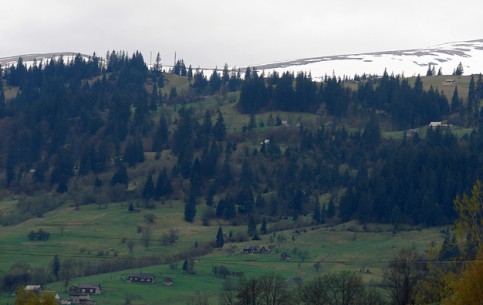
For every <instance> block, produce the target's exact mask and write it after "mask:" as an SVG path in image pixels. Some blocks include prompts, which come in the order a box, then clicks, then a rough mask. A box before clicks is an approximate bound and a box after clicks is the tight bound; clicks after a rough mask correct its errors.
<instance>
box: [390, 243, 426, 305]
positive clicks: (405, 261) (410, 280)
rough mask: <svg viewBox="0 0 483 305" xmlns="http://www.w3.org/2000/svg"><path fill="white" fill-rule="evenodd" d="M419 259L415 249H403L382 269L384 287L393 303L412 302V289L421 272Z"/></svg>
mask: <svg viewBox="0 0 483 305" xmlns="http://www.w3.org/2000/svg"><path fill="white" fill-rule="evenodd" d="M420 260H421V259H420V257H419V255H418V254H417V253H416V251H415V250H412V249H403V250H401V252H399V255H398V257H397V258H396V259H395V261H393V262H391V263H390V264H389V267H388V268H387V269H386V270H385V271H384V284H385V288H386V290H387V291H388V292H389V295H390V297H391V301H392V303H393V304H397V305H407V304H413V303H414V300H413V291H414V288H415V285H416V282H417V280H418V278H419V276H420V272H421V270H420V264H419V261H420Z"/></svg>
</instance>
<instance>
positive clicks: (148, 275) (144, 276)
mask: <svg viewBox="0 0 483 305" xmlns="http://www.w3.org/2000/svg"><path fill="white" fill-rule="evenodd" d="M128 277H138V278H141V279H152V278H154V277H155V276H154V274H152V273H131V274H129V275H128Z"/></svg>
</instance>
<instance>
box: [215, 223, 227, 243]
mask: <svg viewBox="0 0 483 305" xmlns="http://www.w3.org/2000/svg"><path fill="white" fill-rule="evenodd" d="M215 244H216V247H217V248H223V245H224V244H225V239H224V237H223V230H222V229H221V226H220V227H218V232H217V233H216V243H215Z"/></svg>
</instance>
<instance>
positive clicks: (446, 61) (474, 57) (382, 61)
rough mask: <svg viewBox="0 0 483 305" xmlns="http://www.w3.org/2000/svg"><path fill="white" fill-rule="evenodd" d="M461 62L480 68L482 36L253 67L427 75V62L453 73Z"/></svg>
mask: <svg viewBox="0 0 483 305" xmlns="http://www.w3.org/2000/svg"><path fill="white" fill-rule="evenodd" d="M460 62H461V63H462V64H463V67H464V74H478V73H481V72H483V39H479V40H471V41H461V42H451V43H445V44H441V45H437V46H433V47H429V48H425V49H412V50H399V51H383V52H373V53H362V54H347V55H333V56H321V57H313V58H303V59H297V60H287V61H281V62H275V63H268V64H263V65H258V66H256V67H257V68H258V70H259V71H265V72H271V71H277V72H279V73H283V72H285V71H293V72H298V71H304V72H307V73H308V72H311V73H312V76H313V77H315V78H320V77H324V75H329V76H331V75H332V73H335V74H336V75H339V76H343V75H347V76H350V77H352V76H354V75H355V74H359V75H362V74H363V73H366V74H378V75H381V74H382V73H383V71H384V69H387V72H388V73H394V74H404V75H405V76H413V75H418V74H420V75H426V72H427V70H428V66H429V65H432V66H434V68H435V70H436V73H437V72H438V70H439V69H440V68H441V69H442V72H443V74H446V75H448V74H452V73H453V70H454V69H455V68H456V67H457V65H458V64H459V63H460Z"/></svg>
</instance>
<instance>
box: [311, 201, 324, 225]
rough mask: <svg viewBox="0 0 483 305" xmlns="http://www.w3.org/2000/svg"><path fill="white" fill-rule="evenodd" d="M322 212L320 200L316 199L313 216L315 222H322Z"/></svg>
mask: <svg viewBox="0 0 483 305" xmlns="http://www.w3.org/2000/svg"><path fill="white" fill-rule="evenodd" d="M321 216H322V213H321V212H320V202H319V200H318V199H317V200H315V203H314V214H313V216H312V219H313V220H314V221H315V223H317V224H320V223H322V218H321Z"/></svg>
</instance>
